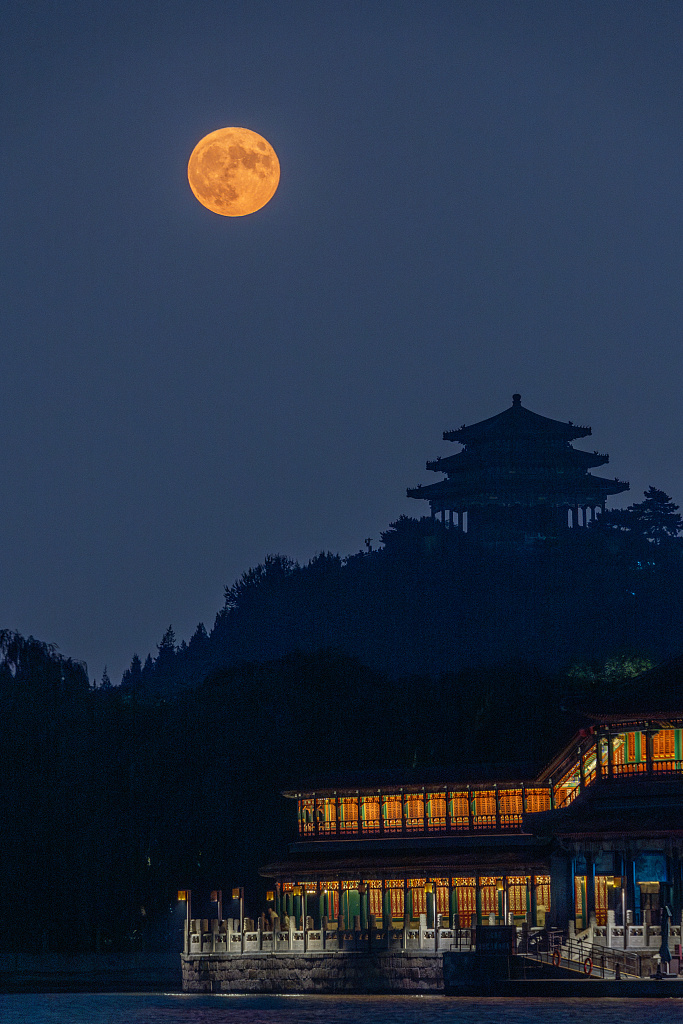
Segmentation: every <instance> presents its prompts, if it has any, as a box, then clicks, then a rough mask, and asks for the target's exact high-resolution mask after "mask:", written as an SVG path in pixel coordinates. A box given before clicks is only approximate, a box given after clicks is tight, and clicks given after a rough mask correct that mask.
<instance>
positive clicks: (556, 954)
mask: <svg viewBox="0 0 683 1024" xmlns="http://www.w3.org/2000/svg"><path fill="white" fill-rule="evenodd" d="M559 966H560V951H559V949H556V950H555V952H554V953H553V967H559Z"/></svg>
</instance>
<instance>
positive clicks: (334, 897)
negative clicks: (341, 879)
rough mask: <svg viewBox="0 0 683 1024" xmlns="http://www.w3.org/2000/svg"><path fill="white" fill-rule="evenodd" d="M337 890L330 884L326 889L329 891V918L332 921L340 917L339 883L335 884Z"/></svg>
mask: <svg viewBox="0 0 683 1024" xmlns="http://www.w3.org/2000/svg"><path fill="white" fill-rule="evenodd" d="M334 884H335V885H336V886H337V889H332V888H331V887H330V883H328V884H327V885H326V886H325V888H326V889H327V908H328V909H327V917H328V919H329V920H330V921H331V920H333V919H334V918H336V917H339V883H338V882H335V883H334Z"/></svg>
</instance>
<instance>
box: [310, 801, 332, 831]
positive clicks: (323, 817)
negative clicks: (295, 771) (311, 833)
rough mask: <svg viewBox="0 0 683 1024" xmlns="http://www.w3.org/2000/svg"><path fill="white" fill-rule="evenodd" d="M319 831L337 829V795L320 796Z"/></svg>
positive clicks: (318, 803) (317, 811)
mask: <svg viewBox="0 0 683 1024" xmlns="http://www.w3.org/2000/svg"><path fill="white" fill-rule="evenodd" d="M316 804H317V806H316V812H315V813H316V816H317V819H318V832H321V833H326V832H336V831H337V800H336V798H335V797H319V798H318V800H317V801H316Z"/></svg>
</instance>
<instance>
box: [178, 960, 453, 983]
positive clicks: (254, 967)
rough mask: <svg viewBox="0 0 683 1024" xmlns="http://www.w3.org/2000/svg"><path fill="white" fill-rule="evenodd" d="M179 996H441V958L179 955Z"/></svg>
mask: <svg viewBox="0 0 683 1024" xmlns="http://www.w3.org/2000/svg"><path fill="white" fill-rule="evenodd" d="M182 975H183V991H184V992H311V993H313V992H320V993H335V992H361V993H363V992H443V957H442V955H441V954H440V953H432V954H429V953H424V952H417V953H414V952H411V951H406V952H401V953H391V952H381V953H355V952H351V953H321V954H317V953H291V954H283V953H278V954H275V955H270V954H268V953H258V954H254V955H253V956H249V955H245V954H242V955H241V956H230V955H228V954H213V955H211V956H193V955H191V954H189V955H183V957H182Z"/></svg>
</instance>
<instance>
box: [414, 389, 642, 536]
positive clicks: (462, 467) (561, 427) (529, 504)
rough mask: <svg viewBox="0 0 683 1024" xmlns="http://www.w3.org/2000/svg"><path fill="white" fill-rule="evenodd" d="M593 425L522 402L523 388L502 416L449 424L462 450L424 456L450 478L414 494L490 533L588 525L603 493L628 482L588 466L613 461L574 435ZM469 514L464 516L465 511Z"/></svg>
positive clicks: (459, 523)
mask: <svg viewBox="0 0 683 1024" xmlns="http://www.w3.org/2000/svg"><path fill="white" fill-rule="evenodd" d="M590 434H591V428H590V427H579V426H575V425H574V424H573V423H572V422H571V421H569V422H568V423H562V422H560V421H559V420H553V419H548V418H547V417H546V416H539V415H538V414H537V413H534V412H531V411H530V410H529V409H525V408H524V406H523V405H522V400H521V396H520V395H513V396H512V406H511V407H510V408H509V409H506V410H505V411H504V412H501V413H499V414H498V415H497V416H492V417H490V419H486V420H482V421H481V422H480V423H474V424H472V425H470V426H465V425H463V426H462V427H460V428H459V429H458V430H448V431H445V432H444V435H443V437H444V440H445V441H457V442H458V443H459V444H461V445H462V446H463V447H462V450H461V451H460V452H458V453H456V454H455V455H450V456H447V457H446V458H438V459H436V460H435V461H433V462H428V463H427V469H429V470H432V471H433V472H435V473H443V474H445V479H444V480H440V481H438V482H437V483H433V484H428V485H426V486H424V487H423V486H421V485H420V486H418V487H414V488H409V489H408V497H409V498H419V499H421V500H424V501H428V502H429V505H430V508H431V513H432V516H437V515H440V516H441V518H442V520H443V522H444V523H446V522H448V524H449V525H450V526H453V527H455V528H457V529H461V530H462V529H463V528H464V525H465V522H466V524H467V532H468V533H470V534H472V535H473V536H476V537H478V538H479V539H482V540H485V541H506V540H507V541H510V540H512V541H525V540H526V541H527V542H528V541H529V540H533V539H536V538H542V539H547V538H555V537H558V536H560V535H561V534H562V533H563V532H564V531H566V530H567V529H568V528H569V525H570V523H571V526H574V527H576V526H579V525H584V526H585V525H586V522H587V521H588V519H589V518H590V519H592V518H593V517H594V516H595V512H596V510H597V509H600V510H602V511H604V510H605V502H606V499H607V498H608V497H609V496H610V495H613V494H620V493H621V492H622V491H626V490H628V483H625V482H623V481H621V480H617V479H616V478H615V479H614V480H608V479H605V478H603V477H599V476H593V475H592V474H591V473H589V472H588V470H589V469H592V468H594V467H596V466H602V465H605V464H606V463H607V462H609V456H608V455H603V454H600V453H599V452H586V451H581V450H578V449H576V448H574V447H573V446H572V443H571V442H572V441H574V440H576V439H578V438H583V437H588V436H589V435H590ZM465 517H466V518H465Z"/></svg>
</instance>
